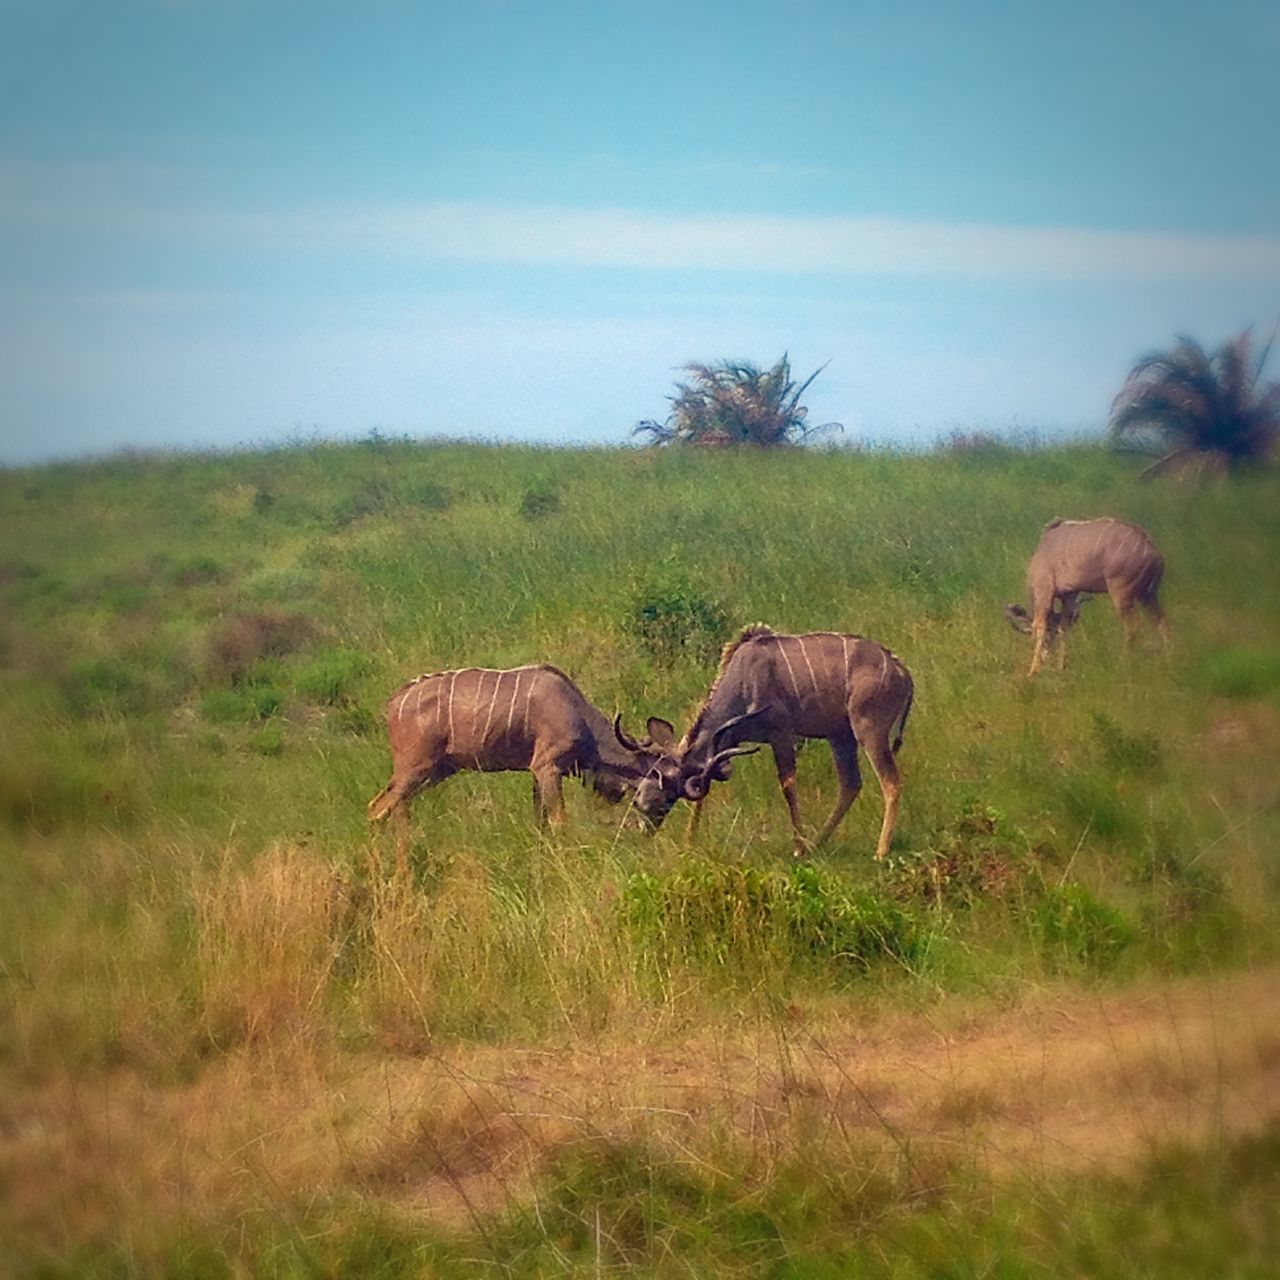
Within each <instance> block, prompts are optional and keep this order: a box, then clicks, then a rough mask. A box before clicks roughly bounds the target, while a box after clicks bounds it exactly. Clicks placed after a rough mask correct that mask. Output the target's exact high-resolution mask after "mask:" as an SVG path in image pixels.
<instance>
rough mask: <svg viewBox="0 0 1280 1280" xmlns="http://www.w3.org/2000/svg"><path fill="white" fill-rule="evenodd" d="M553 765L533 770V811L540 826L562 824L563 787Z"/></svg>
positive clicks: (557, 771) (561, 780)
mask: <svg viewBox="0 0 1280 1280" xmlns="http://www.w3.org/2000/svg"><path fill="white" fill-rule="evenodd" d="M562 782H563V779H562V778H561V776H560V770H559V769H557V768H555V766H553V765H549V766H543V767H542V768H539V769H535V770H533V811H534V817H535V818H536V820H537V823H538V825H539V826H540V827H545V826H546V825H547V824H548V823H550V825H551V826H553V827H559V826H563V825H564V789H563V786H562Z"/></svg>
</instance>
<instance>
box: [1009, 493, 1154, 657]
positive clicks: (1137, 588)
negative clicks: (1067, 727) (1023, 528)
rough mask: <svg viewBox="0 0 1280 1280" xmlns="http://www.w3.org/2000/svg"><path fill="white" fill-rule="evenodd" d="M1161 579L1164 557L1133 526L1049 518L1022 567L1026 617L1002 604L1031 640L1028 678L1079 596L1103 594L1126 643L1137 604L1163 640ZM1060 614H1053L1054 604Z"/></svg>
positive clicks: (1064, 627)
mask: <svg viewBox="0 0 1280 1280" xmlns="http://www.w3.org/2000/svg"><path fill="white" fill-rule="evenodd" d="M1163 576H1164V556H1162V555H1161V554H1160V550H1159V548H1158V547H1157V546H1156V544H1155V543H1154V542H1153V541H1152V540H1151V535H1150V534H1148V533H1147V531H1146V530H1145V529H1142V528H1140V527H1139V526H1138V525H1136V524H1126V523H1125V522H1124V521H1123V520H1113V519H1111V518H1110V517H1109V516H1108V517H1103V518H1102V519H1099V520H1050V521H1049V523H1048V524H1047V525H1045V527H1044V533H1042V534H1041V535H1040V542H1039V544H1038V545H1037V546H1036V549H1035V551H1034V552H1032V554H1031V560H1030V563H1029V564H1028V565H1027V591H1028V593H1029V595H1030V597H1031V612H1030V614H1028V613H1027V611H1026V610H1025V609H1023V608H1021V607H1020V606H1019V605H1016V604H1007V605H1005V607H1004V612H1005V617H1007V618H1008V619H1009V622H1010V623H1011V624H1012V625H1013V626H1014V627H1015V628H1017V630H1019V631H1024V632H1026V633H1027V634H1029V635H1031V636H1033V637H1034V638H1035V649H1034V651H1033V652H1032V654H1031V672H1030V674H1031V675H1035V673H1036V672H1037V671H1039V670H1040V664H1041V663H1042V662H1043V661H1044V655H1045V651H1046V649H1047V648H1048V647H1049V644H1050V643H1051V641H1052V638H1053V637H1054V636H1055V635H1063V636H1064V637H1065V634H1066V632H1067V631H1068V630H1069V629H1070V628H1071V627H1072V626H1073V625H1074V624H1075V622H1076V619H1077V618H1078V617H1079V616H1080V597H1081V596H1085V595H1094V594H1097V593H1098V592H1102V591H1105V592H1106V593H1107V594H1108V595H1109V596H1110V597H1111V603H1112V604H1114V605H1115V607H1116V612H1117V613H1118V614H1119V615H1120V620H1121V622H1122V623H1123V624H1124V638H1125V643H1126V644H1130V643H1132V641H1133V635H1134V631H1135V629H1136V627H1137V619H1136V618H1135V617H1134V614H1133V606H1134V605H1135V604H1140V605H1142V607H1143V608H1144V609H1146V611H1147V612H1148V613H1149V614H1150V615H1151V616H1152V617H1153V618H1154V619H1155V621H1156V625H1157V626H1158V627H1159V629H1160V634H1161V636H1162V638H1164V639H1165V640H1166V641H1167V640H1168V634H1169V628H1168V624H1167V623H1166V622H1165V617H1164V610H1162V609H1161V608H1160V601H1159V599H1158V598H1157V596H1158V593H1159V590H1160V579H1161V578H1162V577H1163ZM1055 602H1056V603H1058V604H1060V610H1059V611H1056V612H1055V610H1054V604H1055Z"/></svg>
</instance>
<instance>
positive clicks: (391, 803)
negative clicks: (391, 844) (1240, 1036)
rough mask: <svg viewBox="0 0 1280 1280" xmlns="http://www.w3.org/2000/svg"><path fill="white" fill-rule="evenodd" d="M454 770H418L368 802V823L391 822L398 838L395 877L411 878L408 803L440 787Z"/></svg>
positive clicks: (389, 785) (396, 779) (392, 781)
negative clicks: (420, 793) (421, 792)
mask: <svg viewBox="0 0 1280 1280" xmlns="http://www.w3.org/2000/svg"><path fill="white" fill-rule="evenodd" d="M451 773H452V770H447V769H443V768H441V767H438V766H433V767H428V768H419V769H415V770H414V771H413V772H412V773H409V774H407V775H400V776H397V775H393V776H392V779H391V781H390V782H388V783H387V785H386V786H385V787H383V788H382V790H381V791H379V792H378V794H377V795H376V796H374V797H373V799H372V800H370V801H369V821H370V822H383V821H385V820H387V819H390V820H391V822H392V823H393V825H394V830H395V837H396V875H397V876H398V877H401V878H403V877H407V876H408V874H409V830H410V824H409V803H410V801H411V800H412V799H413V798H414V796H416V795H417V794H418V793H419V792H420V791H426V790H428V789H429V788H431V787H435V786H438V785H439V784H440V783H441V782H443V781H444V780H445V778H447V777H449V776H450V774H451Z"/></svg>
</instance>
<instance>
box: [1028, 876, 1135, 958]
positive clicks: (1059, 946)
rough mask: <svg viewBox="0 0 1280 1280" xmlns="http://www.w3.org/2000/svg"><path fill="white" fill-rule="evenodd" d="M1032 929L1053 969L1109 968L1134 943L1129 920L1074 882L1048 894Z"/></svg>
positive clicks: (1038, 907) (1040, 903)
mask: <svg viewBox="0 0 1280 1280" xmlns="http://www.w3.org/2000/svg"><path fill="white" fill-rule="evenodd" d="M1032 927H1033V930H1034V932H1035V934H1036V937H1037V940H1038V941H1039V943H1040V945H1041V947H1042V949H1043V952H1044V954H1045V958H1046V959H1048V960H1049V962H1050V964H1051V965H1052V966H1054V967H1065V968H1075V967H1080V966H1083V967H1084V968H1087V969H1099V970H1102V969H1107V968H1109V967H1110V966H1111V965H1113V964H1114V963H1115V961H1116V960H1117V959H1118V958H1119V956H1120V955H1121V953H1122V952H1123V951H1124V950H1125V949H1126V948H1127V947H1128V946H1129V944H1130V943H1131V942H1132V941H1133V928H1132V926H1131V925H1130V924H1129V922H1128V920H1126V919H1125V917H1124V916H1123V915H1122V914H1121V913H1120V912H1119V911H1117V910H1116V909H1115V908H1114V907H1110V906H1108V905H1107V904H1106V903H1105V902H1100V901H1099V900H1098V899H1097V898H1095V897H1094V895H1093V894H1092V893H1090V892H1089V890H1088V889H1086V888H1085V887H1084V885H1082V884H1078V883H1076V882H1074V881H1072V882H1070V883H1067V884H1062V885H1054V886H1052V887H1050V888H1049V889H1047V890H1046V891H1045V895H1044V897H1043V898H1041V900H1040V902H1039V903H1038V904H1037V906H1036V908H1035V911H1034V913H1033V914H1032Z"/></svg>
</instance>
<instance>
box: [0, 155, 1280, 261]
mask: <svg viewBox="0 0 1280 1280" xmlns="http://www.w3.org/2000/svg"><path fill="white" fill-rule="evenodd" d="M162 179H164V180H162ZM178 179H182V180H178ZM193 187H194V191H199V190H202V189H203V190H207V187H206V186H205V184H196V183H194V182H193V180H192V179H191V175H190V174H186V173H184V171H181V170H180V171H178V173H177V174H176V175H175V174H169V175H168V176H167V178H165V175H164V174H163V173H162V172H149V171H144V172H143V173H141V174H133V173H131V172H129V171H128V169H127V168H126V169H125V170H123V171H121V172H117V173H112V172H104V171H103V170H102V169H101V168H100V167H98V168H94V167H92V166H91V167H89V168H87V169H86V168H85V167H83V166H74V165H72V166H62V167H58V166H48V167H44V166H23V165H13V164H9V165H6V164H4V163H0V222H7V223H9V224H10V225H14V224H23V223H25V224H27V225H29V226H39V227H45V228H50V227H55V226H61V227H63V228H67V227H79V228H88V229H93V230H96V231H99V232H104V233H107V234H116V235H129V234H135V235H145V236H147V237H149V238H153V237H157V236H164V235H165V234H166V233H167V234H172V235H178V236H182V237H183V238H189V239H192V240H196V241H201V240H202V241H206V242H208V241H219V242H223V243H226V242H228V241H229V242H231V243H232V244H239V245H248V246H252V245H255V244H267V245H269V246H270V247H272V248H279V249H281V250H283V251H286V252H287V251H290V250H298V249H308V250H311V251H317V250H323V251H325V252H333V253H346V254H357V255H367V254H370V253H374V254H385V255H403V256H406V257H412V258H417V259H419V260H423V261H436V262H461V263H502V264H509V265H540V266H564V267H598V268H616V269H627V268H656V269H667V270H705V271H743V272H759V273H768V274H778V273H799V274H824V275H837V276H859V275H889V276H893V275H909V276H921V277H924V276H947V277H953V278H967V279H973V280H982V279H1008V280H1023V281H1036V280H1043V281H1072V280H1081V281H1089V282H1100V283H1161V282H1175V283H1176V282H1217V283H1247V284H1253V285H1257V284H1262V283H1271V282H1275V283H1276V284H1280V235H1274V234H1268V235H1260V234H1249V235H1245V234H1238V235H1237V234H1210V233H1196V232H1186V231H1156V230H1109V229H1105V228H1103V229H1096V228H1093V229H1091V228H1081V227H1068V226H1059V227H1027V226H1010V225H1001V224H998V223H991V222H986V223H982V222H974V223H962V222H948V221H943V220H925V219H912V218H898V217H893V216H827V217H815V216H770V215H748V214H698V213H687V214H680V213H664V212H657V211H654V210H647V209H626V208H595V209H590V208H587V209H584V208H571V207H567V206H554V205H532V204H531V205H516V204H501V203H493V202H482V201H450V200H436V201H421V202H417V203H413V202H384V203H368V204H347V205H319V206H316V205H304V204H299V205H291V206H280V205H275V206H271V207H264V206H258V207H257V208H256V209H253V208H245V207H240V208H236V207H234V206H230V205H226V206H217V205H215V204H213V203H211V202H207V201H205V200H201V199H200V197H199V196H197V195H195V194H194V191H193ZM182 190H187V191H189V192H191V193H192V194H191V195H189V197H188V199H187V201H186V202H183V203H178V202H175V201H174V200H173V199H172V198H171V197H170V196H167V195H166V194H164V193H165V192H170V193H171V192H175V191H182ZM122 191H131V194H129V195H127V196H126V195H123V194H122Z"/></svg>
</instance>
